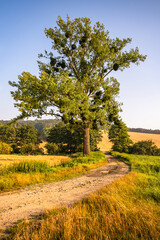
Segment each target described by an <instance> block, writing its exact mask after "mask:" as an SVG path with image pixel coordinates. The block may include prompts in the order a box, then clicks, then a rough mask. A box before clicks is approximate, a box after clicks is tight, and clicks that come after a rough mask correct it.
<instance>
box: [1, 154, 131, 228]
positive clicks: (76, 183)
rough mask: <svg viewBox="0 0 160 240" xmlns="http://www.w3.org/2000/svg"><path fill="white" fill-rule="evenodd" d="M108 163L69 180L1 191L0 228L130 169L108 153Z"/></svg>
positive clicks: (70, 199) (76, 196) (79, 196)
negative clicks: (6, 191) (13, 190)
mask: <svg viewBox="0 0 160 240" xmlns="http://www.w3.org/2000/svg"><path fill="white" fill-rule="evenodd" d="M106 157H107V159H108V164H107V165H105V166H103V167H100V168H97V169H94V170H91V171H90V172H88V173H87V174H85V175H83V176H81V177H76V178H72V179H69V180H65V181H61V182H55V183H48V184H43V185H35V186H32V187H30V188H26V189H23V190H19V191H15V192H10V193H3V194H0V229H3V230H5V229H6V228H7V227H9V226H10V225H12V224H13V223H14V222H16V221H18V220H20V219H28V218H30V217H33V216H35V215H38V214H40V213H42V212H43V211H44V210H47V209H52V208H54V207H55V206H62V205H64V204H67V205H70V204H72V203H74V202H76V201H78V200H80V199H82V198H84V197H87V196H88V195H89V194H90V193H92V192H93V191H97V190H98V189H100V188H101V187H103V186H106V185H108V184H110V183H111V182H113V181H114V180H115V179H117V178H120V177H122V176H124V175H125V174H127V173H128V172H129V166H127V165H126V164H124V163H123V162H121V161H119V160H117V159H116V158H114V157H112V156H111V155H106Z"/></svg>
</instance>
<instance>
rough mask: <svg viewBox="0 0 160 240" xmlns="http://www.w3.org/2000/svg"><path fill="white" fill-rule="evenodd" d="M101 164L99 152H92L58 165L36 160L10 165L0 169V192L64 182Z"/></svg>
mask: <svg viewBox="0 0 160 240" xmlns="http://www.w3.org/2000/svg"><path fill="white" fill-rule="evenodd" d="M103 164H106V157H105V155H104V154H103V153H101V152H92V153H91V154H90V155H88V156H83V155H82V154H81V153H79V154H77V155H76V156H73V158H71V159H69V160H68V161H66V160H65V161H62V162H61V163H60V164H58V165H53V163H52V164H50V163H49V162H47V161H38V160H36V161H34V160H25V161H19V162H15V163H11V164H9V165H7V166H2V167H0V192H5V191H10V190H13V189H18V188H22V187H25V186H28V185H32V184H36V183H44V182H54V181H59V180H64V179H67V178H71V177H75V176H78V175H80V174H83V173H85V172H87V171H88V170H90V169H92V168H96V167H98V166H100V165H103Z"/></svg>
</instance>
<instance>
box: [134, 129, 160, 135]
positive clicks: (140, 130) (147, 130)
mask: <svg viewBox="0 0 160 240" xmlns="http://www.w3.org/2000/svg"><path fill="white" fill-rule="evenodd" d="M129 132H139V133H151V134H160V130H159V129H155V130H152V129H145V128H129Z"/></svg>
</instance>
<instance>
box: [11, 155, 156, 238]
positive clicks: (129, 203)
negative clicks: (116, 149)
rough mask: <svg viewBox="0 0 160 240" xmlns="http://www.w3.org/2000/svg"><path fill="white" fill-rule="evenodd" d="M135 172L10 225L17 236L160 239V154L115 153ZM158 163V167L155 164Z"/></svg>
mask: <svg viewBox="0 0 160 240" xmlns="http://www.w3.org/2000/svg"><path fill="white" fill-rule="evenodd" d="M114 154H115V155H116V156H118V157H119V158H123V160H124V161H126V162H127V163H128V164H130V166H131V170H132V172H131V173H129V174H128V175H126V176H125V177H123V178H121V179H119V180H117V181H115V182H114V183H112V184H111V185H109V186H108V187H104V188H103V189H101V190H100V191H99V192H98V193H93V194H92V195H91V196H90V197H89V198H87V199H85V200H82V201H80V202H79V203H76V204H74V205H73V206H72V207H70V208H68V207H63V208H57V209H53V210H52V211H48V212H46V213H45V214H44V215H43V216H42V217H41V219H39V220H32V221H31V222H29V223H27V222H22V223H21V224H18V225H17V226H16V227H15V228H12V229H10V236H11V237H10V239H13V240H21V239H24V240H27V239H32V240H37V239H44V240H51V239H57V240H58V239H63V240H71V239H73V240H74V239H76V240H81V239H86V240H88V239H89V240H92V239H95V240H97V239H104V240H106V239H111V240H112V239H115V240H128V239H130V240H133V239H134V240H137V239H141V240H150V239H153V240H158V239H160V224H159V223H160V205H159V202H160V198H159V189H160V176H159V172H158V171H157V169H155V166H157V167H158V169H159V161H160V158H157V157H147V156H145V157H143V156H136V155H129V154H119V153H114ZM153 166H154V167H153Z"/></svg>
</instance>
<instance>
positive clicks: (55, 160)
mask: <svg viewBox="0 0 160 240" xmlns="http://www.w3.org/2000/svg"><path fill="white" fill-rule="evenodd" d="M71 160H72V159H71V158H70V157H67V156H54V155H27V156H22V155H17V154H3V155H1V154H0V166H4V165H6V166H8V165H9V164H11V163H14V162H20V161H42V162H44V161H46V162H47V163H49V165H51V166H55V165H59V164H61V163H62V162H68V161H71Z"/></svg>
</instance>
